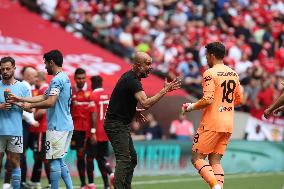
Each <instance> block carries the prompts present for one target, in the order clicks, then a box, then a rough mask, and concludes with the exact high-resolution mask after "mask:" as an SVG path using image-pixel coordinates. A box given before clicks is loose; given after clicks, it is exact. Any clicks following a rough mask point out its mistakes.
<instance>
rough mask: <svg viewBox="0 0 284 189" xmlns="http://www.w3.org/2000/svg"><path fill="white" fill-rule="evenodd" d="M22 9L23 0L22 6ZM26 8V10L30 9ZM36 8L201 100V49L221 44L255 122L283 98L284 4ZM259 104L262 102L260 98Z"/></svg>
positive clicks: (232, 0) (59, 1) (104, 2)
mask: <svg viewBox="0 0 284 189" xmlns="http://www.w3.org/2000/svg"><path fill="white" fill-rule="evenodd" d="M20 2H22V3H23V4H27V2H29V3H31V1H29V0H21V1H20ZM29 3H28V4H29ZM34 3H36V4H35V7H36V8H37V10H39V12H41V14H42V16H43V17H44V18H46V19H48V20H51V21H56V22H58V23H60V24H61V25H62V26H63V27H64V28H65V30H66V31H68V32H72V33H74V35H75V36H77V37H85V38H87V39H89V40H91V41H93V42H95V43H99V44H100V45H101V46H103V47H105V48H106V49H108V50H110V51H111V52H113V53H115V54H118V55H120V56H123V57H124V58H125V59H127V60H130V59H131V58H132V56H133V53H134V52H135V51H136V50H139V51H144V52H147V53H149V54H150V55H151V56H152V57H153V62H154V65H153V67H154V70H155V73H157V74H158V75H161V76H163V77H168V78H174V77H176V76H182V77H183V83H184V88H185V89H187V91H188V92H189V93H191V94H192V95H194V96H197V97H200V96H201V94H202V90H201V79H202V77H201V76H202V74H203V72H204V70H206V68H207V67H206V59H205V48H204V45H205V44H206V43H208V42H210V41H221V42H223V43H224V44H225V46H226V49H227V56H226V58H225V59H224V61H225V63H226V64H227V65H229V66H230V67H232V68H234V69H235V70H236V71H237V73H238V74H239V75H240V80H241V84H242V85H243V86H244V92H245V102H246V103H245V105H243V106H242V107H241V108H240V110H242V111H245V112H249V113H250V114H251V115H252V116H254V117H256V118H258V119H261V117H262V114H263V111H264V110H265V108H266V107H267V106H268V105H269V104H271V103H272V101H273V99H275V97H277V96H278V95H279V94H280V93H281V91H283V85H282V84H281V81H282V79H283V77H284V72H283V67H284V42H283V41H284V24H283V22H284V3H283V1H281V0H224V1H221V0H216V1H213V3H212V1H209V0H193V1H189V0H182V1H177V0H166V1H161V0H142V1H128V0H124V1H118V0H116V1H110V0H78V1H68V0H53V1H43V0H41V1H37V2H35V1H34ZM264 97H265V98H264Z"/></svg>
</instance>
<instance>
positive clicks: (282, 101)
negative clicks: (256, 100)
mask: <svg viewBox="0 0 284 189" xmlns="http://www.w3.org/2000/svg"><path fill="white" fill-rule="evenodd" d="M283 105H284V93H283V94H282V95H281V96H280V97H278V98H277V99H276V101H274V102H273V103H272V104H271V105H270V106H269V107H268V108H267V109H266V110H265V111H264V117H265V118H266V119H267V118H268V117H269V116H270V115H271V114H272V113H273V112H274V111H275V110H277V109H278V108H280V107H281V106H283Z"/></svg>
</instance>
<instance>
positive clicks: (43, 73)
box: [37, 71, 45, 81]
mask: <svg viewBox="0 0 284 189" xmlns="http://www.w3.org/2000/svg"><path fill="white" fill-rule="evenodd" d="M37 77H38V79H39V80H41V81H45V72H42V71H39V72H37Z"/></svg>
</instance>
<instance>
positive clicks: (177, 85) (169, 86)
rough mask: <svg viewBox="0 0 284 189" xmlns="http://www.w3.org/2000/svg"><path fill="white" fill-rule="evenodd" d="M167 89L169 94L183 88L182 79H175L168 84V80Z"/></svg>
mask: <svg viewBox="0 0 284 189" xmlns="http://www.w3.org/2000/svg"><path fill="white" fill-rule="evenodd" d="M164 85H165V88H166V90H167V92H171V91H174V90H176V89H179V88H180V87H181V79H180V78H175V79H174V80H173V81H171V82H168V80H167V79H165V83H164Z"/></svg>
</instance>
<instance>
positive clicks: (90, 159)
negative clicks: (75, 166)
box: [87, 155, 95, 162]
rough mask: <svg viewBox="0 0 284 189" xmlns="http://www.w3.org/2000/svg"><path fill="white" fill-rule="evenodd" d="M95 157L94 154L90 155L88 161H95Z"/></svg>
mask: <svg viewBox="0 0 284 189" xmlns="http://www.w3.org/2000/svg"><path fill="white" fill-rule="evenodd" d="M94 159H95V157H94V156H90V155H88V156H87V162H93V161H94Z"/></svg>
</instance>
